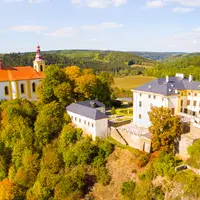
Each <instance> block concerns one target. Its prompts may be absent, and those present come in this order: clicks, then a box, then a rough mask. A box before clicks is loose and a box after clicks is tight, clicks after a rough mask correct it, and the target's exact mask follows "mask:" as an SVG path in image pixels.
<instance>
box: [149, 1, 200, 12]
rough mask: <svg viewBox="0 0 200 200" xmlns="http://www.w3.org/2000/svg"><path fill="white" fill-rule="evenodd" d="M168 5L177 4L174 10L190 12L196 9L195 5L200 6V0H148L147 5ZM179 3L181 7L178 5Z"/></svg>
mask: <svg viewBox="0 0 200 200" xmlns="http://www.w3.org/2000/svg"><path fill="white" fill-rule="evenodd" d="M167 5H176V6H177V7H175V8H173V9H172V11H173V12H177V13H188V12H191V11H194V10H195V9H194V7H198V6H200V0H146V6H147V7H148V8H162V7H164V6H167ZM178 5H180V6H181V7H178ZM182 6H186V7H182Z"/></svg>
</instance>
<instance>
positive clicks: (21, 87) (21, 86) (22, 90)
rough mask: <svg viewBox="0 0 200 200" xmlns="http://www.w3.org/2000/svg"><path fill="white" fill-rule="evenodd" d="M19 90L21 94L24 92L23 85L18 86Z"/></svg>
mask: <svg viewBox="0 0 200 200" xmlns="http://www.w3.org/2000/svg"><path fill="white" fill-rule="evenodd" d="M20 89H21V94H24V93H25V92H24V84H21V85H20Z"/></svg>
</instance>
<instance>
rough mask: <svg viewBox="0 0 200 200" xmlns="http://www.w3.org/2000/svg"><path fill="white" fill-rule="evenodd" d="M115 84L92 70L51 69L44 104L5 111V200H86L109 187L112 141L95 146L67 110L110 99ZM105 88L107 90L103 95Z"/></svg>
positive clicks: (1, 158) (1, 110)
mask: <svg viewBox="0 0 200 200" xmlns="http://www.w3.org/2000/svg"><path fill="white" fill-rule="evenodd" d="M111 82H112V78H111V77H110V76H109V74H106V73H103V72H102V73H101V74H99V75H95V74H94V73H93V70H92V69H85V70H81V69H80V68H78V67H68V68H67V69H60V68H59V67H56V66H54V67H51V66H50V67H48V69H47V70H46V71H45V78H44V79H43V80H42V82H41V85H40V86H39V88H38V91H37V93H38V98H39V101H38V102H37V103H35V102H29V101H28V100H23V99H16V100H11V101H4V102H1V105H0V116H1V117H0V199H2V200H4V199H5V200H14V199H16V200H23V199H27V200H45V199H55V200H56V199H57V200H62V199H63V200H64V199H69V200H70V199H71V200H74V199H81V198H82V197H84V195H85V194H86V193H87V192H88V190H89V188H90V187H91V186H92V185H93V184H94V183H96V182H99V183H100V184H102V185H106V184H108V182H109V180H110V176H109V174H108V171H107V169H106V167H105V165H106V158H107V157H108V156H109V154H111V153H112V152H113V150H114V146H113V144H111V143H109V142H107V141H106V140H105V141H104V140H101V141H100V140H98V139H97V140H96V141H92V140H91V138H90V137H82V130H81V129H77V128H74V127H73V126H72V124H71V119H70V117H69V116H68V115H67V113H66V111H65V106H67V105H69V104H70V103H71V102H74V101H76V100H77V101H81V100H85V99H93V98H94V99H95V98H96V99H98V100H101V101H103V102H105V101H109V99H110V95H111V93H110V85H111ZM97 86H98V88H104V90H98V91H97Z"/></svg>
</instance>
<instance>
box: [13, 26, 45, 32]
mask: <svg viewBox="0 0 200 200" xmlns="http://www.w3.org/2000/svg"><path fill="white" fill-rule="evenodd" d="M11 29H12V30H13V31H18V32H35V33H40V32H42V31H44V30H46V29H47V27H45V26H13V27H11Z"/></svg>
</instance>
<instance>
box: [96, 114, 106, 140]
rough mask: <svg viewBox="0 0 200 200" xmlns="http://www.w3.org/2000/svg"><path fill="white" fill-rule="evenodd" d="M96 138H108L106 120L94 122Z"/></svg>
mask: <svg viewBox="0 0 200 200" xmlns="http://www.w3.org/2000/svg"><path fill="white" fill-rule="evenodd" d="M95 127H96V137H99V138H104V137H107V136H108V119H107V118H105V119H99V120H96V126H95Z"/></svg>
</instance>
